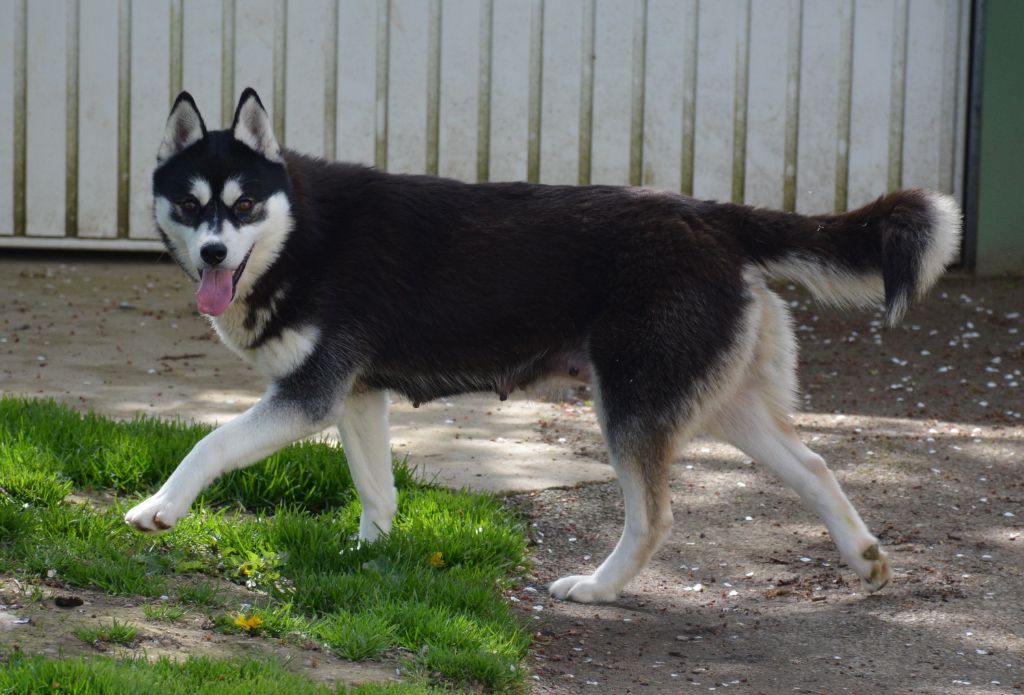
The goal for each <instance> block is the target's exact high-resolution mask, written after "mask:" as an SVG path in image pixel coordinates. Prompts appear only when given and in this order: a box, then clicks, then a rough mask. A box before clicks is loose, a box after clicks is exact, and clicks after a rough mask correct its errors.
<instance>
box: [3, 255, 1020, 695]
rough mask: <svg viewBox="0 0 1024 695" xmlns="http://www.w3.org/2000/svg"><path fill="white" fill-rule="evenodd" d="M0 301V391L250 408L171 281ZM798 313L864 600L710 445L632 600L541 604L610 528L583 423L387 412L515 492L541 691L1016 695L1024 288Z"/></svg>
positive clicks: (616, 511) (54, 288)
mask: <svg viewBox="0 0 1024 695" xmlns="http://www.w3.org/2000/svg"><path fill="white" fill-rule="evenodd" d="M0 292H2V295H3V299H4V310H3V314H2V315H0V391H3V392H5V393H21V394H26V395H46V396H53V397H56V398H59V399H61V400H64V401H66V402H69V403H72V404H76V405H78V406H79V407H82V408H95V409H97V410H99V411H101V412H104V413H106V414H110V415H115V416H122V417H128V416H131V415H134V414H136V413H139V412H145V413H151V414H156V415H161V416H169V415H175V414H180V415H183V416H185V417H191V418H196V419H203V420H207V421H210V420H223V419H226V418H227V417H229V416H230V415H232V414H234V413H236V412H238V411H240V410H241V409H243V408H244V407H246V406H247V405H248V404H250V403H251V402H253V401H254V400H255V398H257V397H258V394H259V391H260V388H261V384H260V383H259V380H258V379H257V378H256V377H255V376H254V375H253V374H252V373H251V372H250V371H249V370H248V369H247V368H245V367H244V366H242V365H241V364H240V363H239V362H238V360H237V359H235V358H234V357H233V356H232V355H230V354H228V352H227V351H226V350H225V349H224V348H223V347H221V346H219V345H218V344H216V343H215V342H214V341H213V340H211V331H210V329H209V327H208V326H206V325H205V323H204V322H203V321H202V320H201V319H200V318H199V317H197V316H195V315H194V312H193V310H192V306H193V303H192V301H191V296H190V295H191V293H190V291H189V289H188V288H187V283H186V281H184V279H183V278H182V277H180V273H179V272H178V271H177V270H176V269H175V268H173V267H171V266H169V265H167V264H156V263H153V262H151V261H150V262H146V263H145V264H139V263H134V264H127V263H122V262H112V261H108V260H102V261H98V262H96V261H93V262H80V261H75V262H73V263H72V262H69V261H67V260H64V261H61V260H60V259H52V258H40V259H33V260H28V261H26V260H24V259H16V260H12V259H5V260H2V261H0ZM787 299H789V300H790V301H792V302H796V305H795V307H794V311H795V324H796V326H797V327H798V335H799V336H800V339H801V344H802V351H803V352H802V356H801V377H802V381H803V385H804V393H805V395H804V411H805V413H804V414H802V415H800V416H798V418H797V423H798V425H799V426H800V428H801V431H802V434H803V436H804V438H805V440H807V441H808V443H809V444H810V445H811V447H812V448H814V449H816V450H817V451H818V452H819V453H821V454H822V455H823V456H824V457H825V458H826V459H827V460H828V461H829V463H830V465H831V466H832V468H833V470H835V471H836V473H837V475H838V477H839V478H840V481H841V482H842V484H843V485H844V487H845V488H846V490H847V492H848V494H849V496H850V497H851V499H852V500H853V502H854V504H855V506H857V507H858V509H859V510H860V511H861V513H862V515H863V516H864V517H865V519H866V521H867V522H868V523H869V525H870V526H871V527H872V529H873V530H874V531H875V532H876V533H877V534H879V536H880V537H881V538H882V539H883V541H884V542H885V543H886V544H887V545H888V546H889V548H890V551H891V553H892V561H893V565H894V569H895V578H894V581H893V583H892V585H890V586H889V587H887V588H886V589H885V590H884V591H883V592H881V593H880V594H878V595H876V596H872V597H869V598H864V597H863V596H862V595H861V594H860V593H859V592H858V587H857V586H856V584H855V583H854V582H855V579H854V577H853V575H852V573H851V572H850V571H849V570H848V568H846V567H844V566H842V565H841V563H839V560H838V556H837V554H836V552H835V549H834V546H833V544H832V543H831V541H830V540H829V539H828V537H827V536H825V535H824V532H823V529H822V527H821V525H820V523H818V521H817V520H816V519H814V518H813V517H812V516H811V515H810V514H809V513H807V512H806V511H805V510H804V509H803V508H802V507H801V506H800V504H799V502H798V501H797V500H796V497H795V495H793V494H792V493H790V492H789V491H788V490H786V489H784V488H783V487H782V486H781V485H780V484H779V483H778V482H777V481H776V480H775V479H774V477H773V476H772V475H771V474H770V472H768V471H766V470H764V469H763V468H762V467H761V466H760V465H757V464H754V463H751V462H749V461H746V460H744V458H743V457H742V456H741V455H740V454H739V453H738V452H736V451H735V450H733V449H730V448H729V447H726V446H723V445H719V444H716V443H714V442H712V441H710V440H706V439H699V440H697V441H695V442H693V443H691V444H690V445H689V446H688V447H686V449H685V450H684V451H683V452H682V454H681V456H680V458H679V460H678V462H677V464H676V466H675V469H676V470H675V475H674V484H673V496H674V502H675V505H674V509H675V515H676V526H675V530H674V532H673V534H672V536H671V538H670V539H669V541H668V542H667V543H666V545H665V547H663V548H662V549H661V550H660V551H659V552H658V554H657V555H656V557H655V559H654V562H653V563H652V566H651V568H650V569H649V570H648V571H647V572H645V573H644V574H643V575H642V577H641V578H639V579H638V580H637V581H635V582H634V583H633V584H631V585H630V586H629V587H628V588H627V592H626V595H625V596H624V597H623V599H622V600H621V601H620V602H619V603H617V604H616V605H613V606H600V607H594V606H579V605H575V604H566V603H559V602H554V601H551V600H549V599H548V598H547V597H546V593H545V591H544V587H545V585H546V584H547V583H548V582H549V581H551V580H552V579H555V578H557V577H558V576H561V575H563V574H566V573H570V572H573V573H575V572H578V571H580V570H582V569H586V568H593V567H596V565H597V563H598V562H599V561H600V560H601V559H602V558H603V557H604V556H605V555H606V554H607V553H608V552H609V551H610V550H611V548H612V546H613V545H614V543H615V540H616V539H617V537H618V534H619V531H620V530H621V518H622V504H621V496H620V494H619V491H618V489H617V486H616V484H615V483H614V482H607V481H609V480H610V471H609V470H608V467H607V466H606V465H605V464H604V454H603V449H602V446H601V443H600V438H599V436H598V434H597V431H596V428H595V426H594V424H593V414H592V412H591V410H590V408H589V407H587V406H586V405H585V404H555V403H536V402H528V401H521V400H520V401H514V402H509V403H506V404H500V403H499V402H498V401H497V400H496V399H494V398H488V397H481V398H476V397H475V398H470V399H456V400H453V401H451V402H450V405H449V404H448V403H437V404H432V405H430V406H424V407H422V408H420V409H419V410H416V411H414V410H412V408H411V407H410V406H408V405H406V404H398V405H396V407H395V409H394V411H393V413H394V414H393V420H394V424H395V426H394V428H393V438H394V442H395V445H396V448H397V449H398V450H399V451H409V452H410V453H411V455H412V461H413V462H414V463H417V464H420V465H422V466H423V467H424V469H425V470H426V471H427V472H428V474H431V475H436V476H437V477H438V479H439V480H441V481H442V482H448V483H451V484H455V485H470V486H474V487H484V488H488V489H492V490H506V491H507V490H528V491H529V492H524V493H520V494H516V495H513V496H511V497H510V498H509V500H510V503H511V504H514V505H516V506H517V507H518V508H519V509H521V510H522V512H523V514H524V515H525V516H526V517H528V518H529V519H531V521H532V523H533V524H534V526H533V528H532V532H533V537H534V541H535V543H536V545H535V548H534V550H535V567H534V574H533V575H532V576H530V577H527V578H526V584H525V585H524V587H523V588H522V589H520V590H519V591H517V592H516V593H515V598H516V599H518V600H519V603H518V605H519V606H521V607H522V608H523V614H524V617H525V619H526V620H529V621H530V622H531V624H533V625H535V626H536V633H537V646H536V648H535V650H534V659H533V663H532V666H533V669H534V674H533V677H534V687H535V690H536V691H537V692H543V693H546V692H575V691H589V692H600V693H629V692H646V693H655V692H658V693H660V692H666V693H674V692H700V691H706V690H712V689H717V690H731V689H733V688H735V689H739V690H740V691H741V692H753V693H788V692H805V693H830V694H831V693H843V692H850V693H866V692H891V693H908V692H919V693H961V692H970V693H989V692H992V693H1002V692H1019V691H1020V690H1021V689H1024V628H1022V626H1024V582H1022V580H1024V576H1022V575H1024V537H1022V528H1024V523H1022V522H1024V475H1022V466H1024V421H1022V419H1021V412H1022V411H1024V375H1022V374H1021V370H1022V369H1024V320H1022V318H1021V314H1022V313H1024V287H1022V285H1021V283H1020V282H1019V281H1013V280H999V281H986V282H981V281H977V282H976V281H972V280H967V279H960V280H956V279H954V280H948V281H946V282H944V283H943V285H942V286H941V287H940V288H939V289H938V290H937V291H936V292H934V293H933V297H932V298H931V299H930V300H929V301H928V302H927V303H926V304H925V305H923V306H921V307H917V308H915V309H914V310H912V311H911V312H910V314H909V316H908V318H907V320H906V322H905V324H904V326H902V327H900V328H897V329H895V330H882V329H881V328H880V316H878V315H872V314H871V313H870V312H867V313H860V314H850V315H845V316H843V315H840V314H837V313H834V312H831V311H828V310H824V309H822V308H820V307H817V306H814V305H809V304H807V303H806V302H805V301H804V300H803V298H802V295H800V294H799V293H797V292H795V291H787ZM595 481H596V482H595ZM733 592H735V593H733Z"/></svg>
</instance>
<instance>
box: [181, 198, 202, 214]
mask: <svg viewBox="0 0 1024 695" xmlns="http://www.w3.org/2000/svg"><path fill="white" fill-rule="evenodd" d="M178 207H179V208H181V211H182V212H184V213H186V214H188V215H193V214H195V213H196V212H197V211H198V210H199V201H198V200H196V199H195V198H193V197H192V196H188V197H185V198H182V199H181V200H179V201H178Z"/></svg>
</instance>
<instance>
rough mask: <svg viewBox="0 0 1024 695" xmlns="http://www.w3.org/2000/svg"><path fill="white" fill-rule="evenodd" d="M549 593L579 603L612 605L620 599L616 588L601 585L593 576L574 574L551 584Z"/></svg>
mask: <svg viewBox="0 0 1024 695" xmlns="http://www.w3.org/2000/svg"><path fill="white" fill-rule="evenodd" d="M548 591H549V592H550V593H551V595H552V596H554V597H555V598H559V599H563V600H567V601H576V602H577V603H611V602H612V601H614V600H615V599H617V598H618V597H619V592H618V590H617V589H615V588H614V587H611V586H608V585H607V584H601V583H600V582H598V581H597V580H596V579H594V575H592V574H574V575H571V576H568V577H562V578H561V579H558V580H556V581H554V582H552V583H551V586H549V587H548Z"/></svg>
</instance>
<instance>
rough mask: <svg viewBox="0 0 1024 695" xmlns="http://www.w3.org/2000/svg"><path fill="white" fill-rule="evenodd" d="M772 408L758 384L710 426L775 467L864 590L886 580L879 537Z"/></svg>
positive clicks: (818, 458) (885, 561)
mask: <svg viewBox="0 0 1024 695" xmlns="http://www.w3.org/2000/svg"><path fill="white" fill-rule="evenodd" d="M784 418H785V416H780V415H778V414H776V413H773V412H772V409H771V407H770V406H769V405H768V402H767V400H766V399H765V398H764V397H763V395H762V394H761V393H759V392H758V391H757V390H748V391H746V392H744V393H741V394H739V395H738V396H737V397H736V398H735V399H733V400H731V401H730V403H729V405H728V406H727V407H726V408H724V409H723V410H722V411H721V412H720V413H718V414H717V415H716V416H715V418H714V422H713V423H712V427H711V428H710V431H711V432H712V433H713V434H715V435H717V436H719V437H721V438H722V439H724V440H725V441H727V442H729V443H730V444H732V445H733V446H735V447H737V448H738V449H740V450H742V451H744V452H745V453H746V454H747V455H748V456H750V457H751V458H752V459H754V460H755V461H758V462H759V463H763V464H765V465H767V466H769V467H770V468H771V469H772V470H774V471H775V472H776V473H778V475H779V477H781V478H782V479H783V481H785V482H786V484H788V485H789V486H790V487H791V488H793V489H794V490H795V491H796V493H797V494H798V495H799V496H800V498H801V499H802V500H803V501H804V503H806V504H807V505H808V506H809V507H810V508H811V509H812V510H813V511H815V512H816V513H817V514H818V515H819V516H820V517H821V519H822V520H823V521H824V522H825V526H826V527H827V528H828V530H829V533H831V534H832V538H833V540H835V543H836V546H837V547H838V548H839V554H840V555H841V556H842V558H843V560H845V561H846V563H847V564H848V565H850V566H851V567H852V568H853V570H854V571H855V572H856V573H857V575H858V576H860V578H861V580H862V582H863V585H864V588H865V589H866V590H867V591H877V590H879V589H881V588H882V587H883V586H885V585H886V584H887V583H888V582H889V577H890V573H889V561H888V558H887V557H886V555H885V552H884V551H883V550H882V549H881V548H880V546H879V544H878V539H877V538H875V537H874V536H873V535H872V534H871V532H870V531H869V530H868V528H867V526H866V525H865V524H864V521H863V520H862V519H861V518H860V515H859V514H858V513H857V510H856V509H854V508H853V505H852V504H850V500H848V499H847V498H846V495H845V494H843V491H842V489H841V488H840V487H839V483H838V482H837V481H836V478H835V476H834V475H833V474H832V471H830V470H829V469H828V466H826V465H825V460H824V459H823V458H821V456H819V455H818V454H816V453H814V452H813V451H811V450H810V449H808V448H807V447H806V446H805V445H804V443H803V442H801V441H800V438H799V436H798V435H797V433H796V431H795V430H794V429H793V426H792V425H791V424H790V423H789V422H788V420H786V419H784Z"/></svg>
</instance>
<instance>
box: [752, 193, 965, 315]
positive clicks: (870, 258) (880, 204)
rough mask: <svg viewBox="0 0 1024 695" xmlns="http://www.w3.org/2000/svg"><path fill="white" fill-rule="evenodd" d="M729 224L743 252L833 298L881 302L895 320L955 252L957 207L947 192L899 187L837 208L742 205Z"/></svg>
mask: <svg viewBox="0 0 1024 695" xmlns="http://www.w3.org/2000/svg"><path fill="white" fill-rule="evenodd" d="M745 210H746V211H748V214H749V216H748V217H747V219H746V220H745V221H746V224H739V225H736V226H734V227H733V228H734V229H736V230H737V234H738V237H739V239H738V240H739V241H740V243H741V245H742V246H743V248H744V251H745V253H746V255H747V256H748V257H749V258H751V260H753V261H754V262H756V263H757V264H759V265H760V266H762V267H763V268H764V269H765V270H766V272H767V273H768V274H769V275H773V276H779V277H784V278H788V279H790V280H794V281H796V282H799V283H801V284H802V285H804V286H805V287H807V289H808V290H810V292H811V294H813V295H814V296H815V298H817V299H819V300H821V301H824V302H828V303H831V304H839V305H850V306H871V305H872V304H877V303H878V302H879V301H881V300H883V299H884V301H885V319H886V322H887V323H888V324H889V325H894V324H896V323H898V322H899V320H900V319H901V318H902V317H903V314H904V312H905V311H906V309H907V306H908V305H909V304H910V302H911V301H912V300H914V299H918V298H920V297H921V296H923V295H924V293H925V292H927V291H928V289H929V288H931V286H932V285H934V284H935V281H936V280H938V279H939V276H941V275H942V273H943V271H944V270H945V269H946V266H947V265H949V264H950V263H951V262H952V261H953V259H954V258H955V256H956V253H957V251H958V249H959V241H960V209H959V207H958V206H957V204H956V201H955V200H954V199H953V198H952V196H948V195H945V194H943V193H937V192H935V191H928V190H908V191H898V192H895V193H890V194H888V195H885V196H882V197H881V198H879V199H878V200H876V201H874V202H873V203H869V204H868V205H865V206H864V207H862V208H859V209H857V210H851V211H850V212H845V213H842V214H838V215H815V216H808V217H805V216H802V215H796V214H792V213H781V212H773V211H769V210H760V209H752V208H745Z"/></svg>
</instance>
